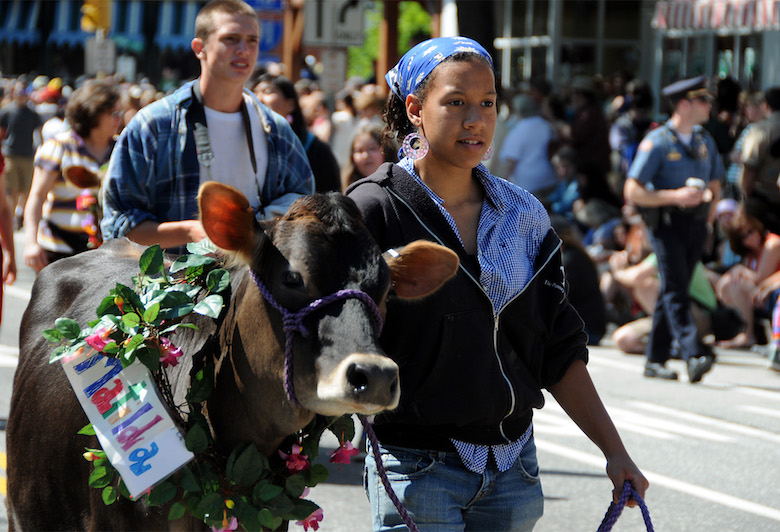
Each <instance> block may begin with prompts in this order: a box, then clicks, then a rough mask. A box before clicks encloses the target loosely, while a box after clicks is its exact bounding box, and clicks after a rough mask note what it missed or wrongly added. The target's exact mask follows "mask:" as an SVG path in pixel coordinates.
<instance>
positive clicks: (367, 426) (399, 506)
mask: <svg viewBox="0 0 780 532" xmlns="http://www.w3.org/2000/svg"><path fill="white" fill-rule="evenodd" d="M358 418H359V419H360V423H362V424H363V430H364V431H365V433H366V437H367V438H368V441H370V442H371V452H372V453H373V455H374V462H376V468H377V471H378V472H379V478H380V479H381V480H382V485H383V486H384V487H385V492H387V496H388V497H390V500H391V501H393V506H395V509H396V510H397V511H398V514H399V515H400V516H401V519H403V520H404V524H406V528H408V529H409V530H410V531H411V532H419V530H418V529H417V525H415V524H414V520H413V519H412V516H410V515H409V512H408V511H407V510H406V508H405V507H404V505H403V503H401V501H400V500H398V496H397V495H396V494H395V491H393V487H392V486H390V480H389V479H388V478H387V470H386V469H385V466H384V464H383V463H382V455H381V453H380V452H379V440H377V439H376V433H375V432H374V428H373V427H372V426H371V423H369V421H368V418H366V416H361V415H358Z"/></svg>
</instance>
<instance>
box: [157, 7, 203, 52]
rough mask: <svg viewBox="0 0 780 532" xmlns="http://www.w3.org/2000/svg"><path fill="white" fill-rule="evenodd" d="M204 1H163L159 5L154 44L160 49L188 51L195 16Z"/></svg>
mask: <svg viewBox="0 0 780 532" xmlns="http://www.w3.org/2000/svg"><path fill="white" fill-rule="evenodd" d="M205 3H206V2H204V1H195V0H187V1H186V2H181V1H178V0H165V1H163V2H162V3H161V4H160V15H159V17H158V19H157V34H156V35H155V37H154V43H155V44H156V45H157V46H159V47H160V48H172V49H174V50H189V49H190V43H191V42H192V39H193V37H195V16H196V15H197V14H198V11H199V10H200V8H201V7H202V6H203V5H204V4H205Z"/></svg>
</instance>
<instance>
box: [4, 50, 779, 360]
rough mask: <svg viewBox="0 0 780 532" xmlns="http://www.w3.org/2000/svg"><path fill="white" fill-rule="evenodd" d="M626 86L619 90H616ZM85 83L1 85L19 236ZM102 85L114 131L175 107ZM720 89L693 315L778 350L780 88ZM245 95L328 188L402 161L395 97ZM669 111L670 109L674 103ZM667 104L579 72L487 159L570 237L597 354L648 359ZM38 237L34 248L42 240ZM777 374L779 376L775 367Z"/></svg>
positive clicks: (505, 124) (525, 108)
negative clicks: (656, 197) (655, 158)
mask: <svg viewBox="0 0 780 532" xmlns="http://www.w3.org/2000/svg"><path fill="white" fill-rule="evenodd" d="M618 77H619V78H620V79H621V80H622V82H621V83H609V81H612V79H617V78H618ZM87 82H88V80H86V79H79V80H75V81H73V82H70V81H68V80H62V79H60V78H56V77H55V78H48V77H46V76H42V75H41V76H22V77H19V78H15V79H2V80H0V95H1V99H0V102H1V103H0V136H2V138H3V155H4V156H5V171H4V174H3V178H4V180H5V187H6V190H7V195H6V201H7V205H5V206H4V208H3V209H0V214H3V215H5V214H4V213H10V214H11V215H12V216H13V219H12V222H11V223H13V225H14V227H15V228H16V229H20V228H22V227H23V226H24V225H25V223H28V224H29V223H36V224H37V222H38V219H37V217H36V219H34V220H32V221H30V220H27V219H26V217H25V209H24V207H25V202H26V201H27V196H28V194H29V192H30V188H31V186H32V187H33V189H34V190H37V196H36V198H37V199H36V201H37V202H38V203H45V202H46V200H47V196H51V197H48V201H49V202H51V201H54V200H55V198H54V197H53V196H52V195H51V194H53V193H54V192H55V191H56V190H57V187H52V188H51V189H50V190H46V189H41V187H40V186H38V187H37V188H36V186H35V184H34V178H33V176H34V175H35V173H36V171H35V168H37V167H39V166H40V167H41V173H43V169H46V168H48V166H47V161H46V158H47V157H48V158H51V154H48V155H47V156H46V157H44V156H43V155H46V154H45V153H43V152H41V156H40V157H38V156H35V153H36V152H35V150H36V149H40V147H41V146H44V145H45V143H46V142H47V141H51V139H56V138H57V136H58V135H61V134H62V133H63V132H64V131H68V130H69V127H71V126H70V125H69V124H68V120H67V116H66V113H67V103H68V101H69V100H70V99H71V98H72V96H73V94H74V91H75V90H78V89H80V88H81V87H83V86H84V85H85V83H87ZM101 83H103V84H105V85H106V86H109V87H112V90H114V91H116V93H117V94H118V95H119V96H118V97H119V100H118V103H117V104H116V107H115V108H112V109H111V113H112V116H115V117H117V121H116V131H115V132H114V134H118V133H119V132H120V131H121V129H122V128H123V127H124V126H125V125H127V124H128V123H129V121H130V120H132V118H133V116H134V115H135V113H136V112H137V111H138V110H139V109H141V108H142V107H144V106H145V105H147V104H149V103H150V102H152V101H155V100H156V99H159V98H161V97H162V96H164V94H163V93H162V92H161V91H159V90H158V89H157V88H156V87H155V86H154V85H153V84H151V83H149V82H148V81H146V80H142V81H139V82H136V83H133V82H128V81H125V80H122V79H119V78H113V77H110V76H109V77H108V78H106V79H104V80H102V81H101ZM713 86H714V87H715V91H714V92H715V98H716V102H715V105H714V106H713V111H712V116H711V119H710V121H709V122H708V123H707V124H705V126H704V127H705V128H706V129H707V130H708V131H710V132H711V133H712V135H713V138H714V139H715V141H716V144H717V147H718V151H719V153H720V155H721V156H722V158H723V162H724V165H725V167H726V168H727V175H726V178H725V180H724V182H723V183H722V191H723V194H722V198H721V199H720V200H719V203H718V204H717V217H716V218H715V221H714V222H713V223H712V225H711V226H710V230H709V233H708V241H707V242H706V244H705V255H704V256H703V257H702V264H701V265H700V267H699V268H697V270H696V274H695V279H696V281H695V283H692V285H691V292H690V295H691V298H692V301H694V306H695V307H696V308H695V309H694V314H695V316H696V320H697V324H698V325H699V327H700V334H701V336H702V338H703V339H705V341H706V342H708V343H709V344H711V345H718V344H719V345H721V346H724V347H730V348H754V347H755V346H760V345H766V344H770V345H771V343H772V326H771V324H772V313H773V311H774V312H775V314H777V308H776V301H777V293H778V288H779V287H780V236H778V235H777V234H776V233H777V232H778V231H780V229H778V227H777V223H776V221H777V214H776V213H777V212H780V205H779V204H778V200H777V198H778V197H780V192H778V188H777V187H778V185H777V183H776V179H777V175H778V172H779V171H780V153H778V151H780V148H778V146H777V144H778V143H777V141H776V139H777V137H778V136H780V127H778V126H777V123H778V112H779V111H778V109H780V101H778V99H780V93H779V92H780V90H779V89H770V90H768V91H766V93H764V92H747V91H743V90H741V89H740V87H739V84H738V83H737V82H736V81H734V80H733V79H731V78H726V79H721V80H715V82H714V83H713ZM247 89H248V90H251V91H253V92H254V93H255V94H256V95H257V96H258V98H259V99H260V100H261V101H262V102H263V103H265V104H266V105H268V106H269V107H271V108H272V109H273V110H274V111H276V112H278V113H279V114H281V115H282V116H285V117H286V118H287V120H288V122H289V123H290V124H291V126H292V128H293V130H294V131H295V133H296V135H297V136H298V137H299V139H300V140H301V143H302V144H303V145H304V146H305V148H306V152H307V155H308V157H309V160H310V163H311V166H312V169H313V170H314V174H315V181H316V187H317V190H318V191H328V190H340V191H343V190H345V189H346V187H347V186H348V185H349V184H351V183H353V182H354V181H356V180H357V179H360V178H362V177H365V176H367V175H369V174H371V173H372V172H374V171H375V170H376V169H377V168H378V167H379V166H380V165H381V164H382V163H383V162H385V161H395V160H397V155H396V153H397V149H398V146H395V145H393V144H391V143H389V142H388V141H387V139H384V138H383V136H382V128H383V125H384V124H383V121H382V112H383V107H384V101H385V96H384V89H383V88H382V87H380V86H378V85H375V84H372V83H366V82H364V81H363V80H360V79H356V78H353V79H350V80H348V81H347V83H346V85H345V87H344V88H343V90H341V91H340V92H338V93H337V94H335V95H329V94H326V93H325V92H323V91H322V90H320V89H319V88H318V86H317V82H316V81H315V80H312V79H310V78H307V79H303V80H301V81H299V82H297V83H293V82H292V81H291V80H290V79H288V78H287V77H285V76H284V75H282V72H281V69H280V67H279V65H268V66H266V67H263V68H261V69H258V71H257V72H256V75H255V76H253V77H252V79H251V80H250V82H249V83H248V84H247ZM658 103H659V106H660V107H661V108H662V109H663V104H664V102H658ZM653 108H654V96H653V92H652V90H651V89H650V87H649V85H648V84H647V83H646V82H644V81H643V80H639V79H628V76H616V77H614V78H610V80H607V81H604V80H601V79H599V78H597V77H586V76H576V77H574V78H573V79H572V80H571V83H569V84H568V85H567V86H565V87H563V88H562V89H561V90H559V91H558V92H556V93H553V91H552V90H551V84H550V83H549V82H548V81H547V80H544V79H533V80H531V81H530V82H528V83H527V84H526V85H525V86H524V88H523V89H522V90H517V91H514V92H512V93H507V94H501V98H500V108H499V120H498V125H497V128H496V135H495V138H494V145H493V157H492V159H490V160H488V161H486V162H485V164H486V166H487V167H488V169H490V170H491V171H492V172H493V173H495V174H496V175H498V176H500V177H504V178H506V179H508V180H510V181H512V182H514V183H515V184H517V185H519V186H521V187H523V188H525V189H527V190H529V191H530V192H532V193H533V194H534V195H536V196H537V197H538V199H540V200H541V201H542V203H543V204H544V205H545V206H546V207H547V208H548V210H549V212H550V214H551V215H552V216H553V220H554V222H555V228H556V231H558V232H559V234H560V235H561V237H562V239H563V247H564V254H565V257H568V259H567V260H566V261H565V262H566V263H567V270H568V274H569V278H570V285H571V296H572V299H573V300H574V301H575V307H579V309H580V310H581V315H582V317H583V318H584V319H585V322H586V330H587V331H588V334H589V337H590V340H591V343H593V344H596V343H598V342H600V341H602V339H603V338H605V337H606V335H607V333H608V331H610V330H614V331H615V332H614V334H613V335H612V339H613V341H614V342H615V344H616V345H617V346H618V347H619V348H621V349H623V350H624V351H626V352H641V351H642V350H643V349H644V346H645V345H646V341H647V334H648V331H649V328H648V327H649V325H648V324H649V319H650V317H651V314H652V312H653V308H654V306H655V304H654V301H655V298H657V296H658V286H659V282H660V281H659V278H658V267H657V263H656V262H655V259H654V255H653V254H652V250H651V249H650V246H649V244H648V242H647V238H646V231H645V230H644V227H643V222H642V218H641V216H639V215H638V213H637V210H636V209H635V208H634V207H633V206H632V205H630V204H627V203H626V202H625V201H624V199H623V183H624V182H625V179H626V174H627V171H628V168H629V166H630V164H631V161H632V160H633V158H634V155H635V154H636V152H637V147H638V146H639V143H640V142H641V141H642V139H643V137H644V136H645V134H646V133H647V132H648V131H651V130H652V129H654V128H656V127H658V126H659V124H660V123H662V122H661V120H660V119H659V118H658V117H655V116H653V112H652V111H653ZM773 142H774V144H772V143H773ZM49 151H50V150H49ZM55 155H56V154H55ZM95 155H96V156H95V157H93V159H94V160H95V161H98V162H101V161H103V160H104V157H103V156H104V154H95ZM63 163H64V162H63ZM69 164H71V163H69ZM746 169H747V170H746ZM767 176H769V177H767ZM772 176H774V177H773V178H772ZM772 179H774V180H775V181H772ZM67 184H68V185H71V184H72V183H70V182H68V183H67ZM773 187H774V188H773ZM37 211H38V209H37V208H36V209H33V210H32V211H30V212H37ZM93 211H94V209H93ZM2 225H3V222H2V220H0V238H2V239H3V240H4V245H3V251H4V252H5V257H4V262H3V264H4V266H3V278H4V279H6V280H13V273H14V272H15V270H14V268H15V263H14V260H13V259H14V257H13V246H12V245H8V244H7V242H5V240H7V235H6V234H5V233H3V231H2ZM98 225H99V224H98ZM93 226H94V224H93ZM26 234H28V235H29V238H33V236H34V235H35V234H36V231H35V230H34V229H33V230H29V231H27V233H26ZM93 236H97V237H98V238H99V235H93ZM93 240H94V239H93ZM9 256H10V260H9ZM694 285H695V286H694ZM777 319H778V318H777V316H775V322H777ZM609 324H612V325H613V326H612V327H610V326H609ZM777 334H778V333H777V331H775V332H774V335H775V339H774V340H775V343H776V342H777V340H778V339H777V338H776V336H777ZM775 350H776V349H775ZM763 351H764V352H767V353H769V352H770V351H771V350H770V349H763ZM773 363H774V366H775V367H776V368H777V369H780V362H777V361H776V359H775V358H773Z"/></svg>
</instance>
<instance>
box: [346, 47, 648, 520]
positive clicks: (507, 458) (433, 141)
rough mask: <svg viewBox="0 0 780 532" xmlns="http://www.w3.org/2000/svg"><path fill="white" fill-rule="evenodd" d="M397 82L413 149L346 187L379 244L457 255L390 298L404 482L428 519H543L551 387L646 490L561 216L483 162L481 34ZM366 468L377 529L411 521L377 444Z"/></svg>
mask: <svg viewBox="0 0 780 532" xmlns="http://www.w3.org/2000/svg"><path fill="white" fill-rule="evenodd" d="M386 79H387V81H388V84H389V85H390V87H391V90H392V93H391V95H390V97H389V100H388V108H387V110H386V112H385V121H386V122H387V128H386V133H387V134H388V136H395V137H397V138H398V140H399V141H400V140H403V144H404V148H403V149H402V152H403V153H402V154H401V155H403V157H402V159H401V160H400V162H399V163H398V164H392V163H388V164H384V165H383V166H381V167H380V168H379V170H377V171H376V172H375V173H374V174H372V175H371V176H369V177H367V178H365V179H363V180H361V181H358V182H357V183H356V184H354V185H353V186H352V187H350V189H348V191H347V193H348V195H349V196H350V197H351V198H352V199H354V200H355V201H356V202H357V204H358V206H359V208H360V210H361V211H362V213H363V216H364V219H365V221H366V224H367V226H368V228H369V230H370V231H371V232H372V234H373V235H374V237H375V239H376V240H377V242H378V243H379V245H380V248H381V249H390V248H395V247H399V246H403V245H404V244H407V243H408V242H409V241H411V240H414V239H417V238H424V239H428V240H434V241H438V242H439V243H441V244H444V245H446V246H447V247H449V248H450V249H452V250H453V251H455V252H456V253H457V254H458V255H459V257H460V261H461V266H460V269H459V271H458V273H457V275H456V276H455V277H454V278H453V279H451V280H450V281H449V282H448V283H447V284H446V285H445V286H444V287H443V288H442V289H441V290H440V291H439V292H438V293H436V294H434V295H432V296H430V297H428V298H426V299H424V300H423V301H416V302H411V303H410V302H403V301H400V300H398V299H393V298H391V300H390V301H389V302H388V310H389V312H388V320H387V322H386V324H385V328H384V331H383V334H382V338H381V341H382V343H383V347H384V348H385V350H386V351H387V353H388V354H389V355H390V356H391V357H393V358H394V360H395V361H396V362H397V363H398V365H399V368H400V382H401V399H400V405H399V407H398V408H397V409H396V410H394V411H392V412H389V413H386V414H381V415H378V416H377V417H376V420H375V431H376V435H377V438H378V442H379V449H378V451H379V452H380V453H381V461H382V463H383V465H384V467H385V468H386V469H387V470H388V472H389V475H388V476H389V480H390V484H391V485H392V487H393V490H394V492H395V494H396V495H397V497H398V498H399V499H400V500H401V502H402V503H403V505H404V506H405V507H406V508H407V509H408V510H409V513H410V514H411V515H412V516H413V518H414V521H415V523H416V524H417V525H418V526H419V527H420V529H422V530H463V529H466V530H470V529H480V530H488V529H489V530H510V529H511V530H530V529H532V528H533V526H534V524H535V523H536V521H537V520H538V519H539V518H540V517H541V515H542V507H543V497H542V490H541V486H540V485H539V477H538V474H539V468H538V465H537V460H536V447H535V445H534V438H533V427H532V423H531V417H532V413H531V412H532V408H541V406H542V405H543V403H544V399H543V396H542V394H541V389H542V388H547V389H548V390H549V391H550V392H551V393H552V394H553V396H554V397H555V399H556V400H557V401H558V402H559V403H560V404H561V406H562V407H563V408H564V410H565V411H566V412H567V413H568V414H569V416H570V417H571V418H572V419H573V420H574V421H575V422H576V423H577V424H578V425H579V426H580V427H581V428H582V430H583V431H584V432H585V434H586V435H587V436H588V437H589V438H590V439H591V440H593V442H594V443H596V445H598V447H599V448H600V449H601V451H602V452H603V453H604V456H605V457H606V458H607V474H608V476H609V478H610V479H611V480H612V483H613V484H614V486H615V490H614V492H613V497H614V499H615V500H616V501H617V499H618V497H619V496H620V494H621V492H622V489H623V484H624V482H625V481H629V482H631V484H632V485H633V487H634V488H635V489H636V490H637V491H638V493H639V494H640V495H642V496H644V494H645V490H646V489H647V487H648V482H647V480H646V479H645V477H644V476H643V475H642V473H641V472H640V471H639V469H638V468H637V466H636V465H635V464H634V462H633V461H632V460H631V458H630V457H629V455H628V453H627V451H626V449H625V448H624V446H623V443H622V442H621V439H620V436H619V435H618V433H617V430H616V429H615V427H614V425H613V424H612V421H611V420H610V418H609V416H608V414H607V412H606V410H605V409H604V406H603V405H602V403H601V400H600V399H599V396H598V394H597V392H596V390H595V388H594V386H593V383H592V382H591V379H590V376H589V374H588V371H587V369H586V367H585V362H586V360H587V349H586V347H585V343H586V339H587V338H586V336H585V334H584V332H583V330H582V321H581V320H580V318H579V316H578V315H577V314H576V312H575V311H574V309H573V308H572V306H571V304H570V303H569V301H568V299H567V297H566V295H565V294H566V290H565V284H566V279H565V278H564V275H563V269H562V267H561V256H560V241H559V239H558V237H557V236H556V235H555V233H554V232H553V231H552V230H551V228H550V220H549V217H548V216H547V214H546V212H545V210H544V207H543V206H542V205H541V203H539V202H538V201H537V200H536V199H535V198H534V197H533V196H532V195H531V194H530V193H528V192H527V191H525V190H522V189H520V188H518V187H516V186H514V185H512V184H510V183H508V182H506V181H504V180H502V179H499V178H496V177H494V176H493V175H491V174H490V173H489V172H488V171H487V170H486V168H485V167H484V166H483V165H482V164H480V161H481V160H483V157H485V154H486V152H488V150H489V147H490V145H491V141H492V139H493V133H494V129H495V124H496V107H495V103H496V89H495V82H494V72H493V68H492V60H491V58H490V56H489V55H488V53H487V52H486V51H485V50H484V48H483V47H482V46H480V45H479V44H478V43H476V42H475V41H473V40H471V39H465V38H462V37H452V38H449V37H448V38H437V39H431V40H429V41H425V42H423V43H421V44H419V45H417V46H415V47H414V48H412V49H411V50H410V51H409V52H407V53H406V54H405V55H404V56H403V58H402V59H401V61H400V62H399V63H398V65H396V66H395V68H393V69H392V70H391V71H390V72H388V74H387V76H386ZM366 469H367V491H368V497H369V500H370V502H371V512H372V519H373V526H374V529H376V530H396V529H402V528H403V526H404V524H403V521H402V518H401V517H400V516H399V515H398V513H397V512H396V509H395V508H394V506H393V504H392V503H391V502H390V498H389V496H388V495H386V494H385V492H384V489H383V488H382V485H381V482H380V480H379V474H378V471H377V463H376V460H375V459H374V457H373V456H372V454H371V453H369V455H368V457H367V459H366ZM486 485H492V486H493V489H492V490H485V489H484V486H486ZM629 504H630V505H631V506H633V505H634V502H633V501H631V502H630V503H629Z"/></svg>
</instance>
